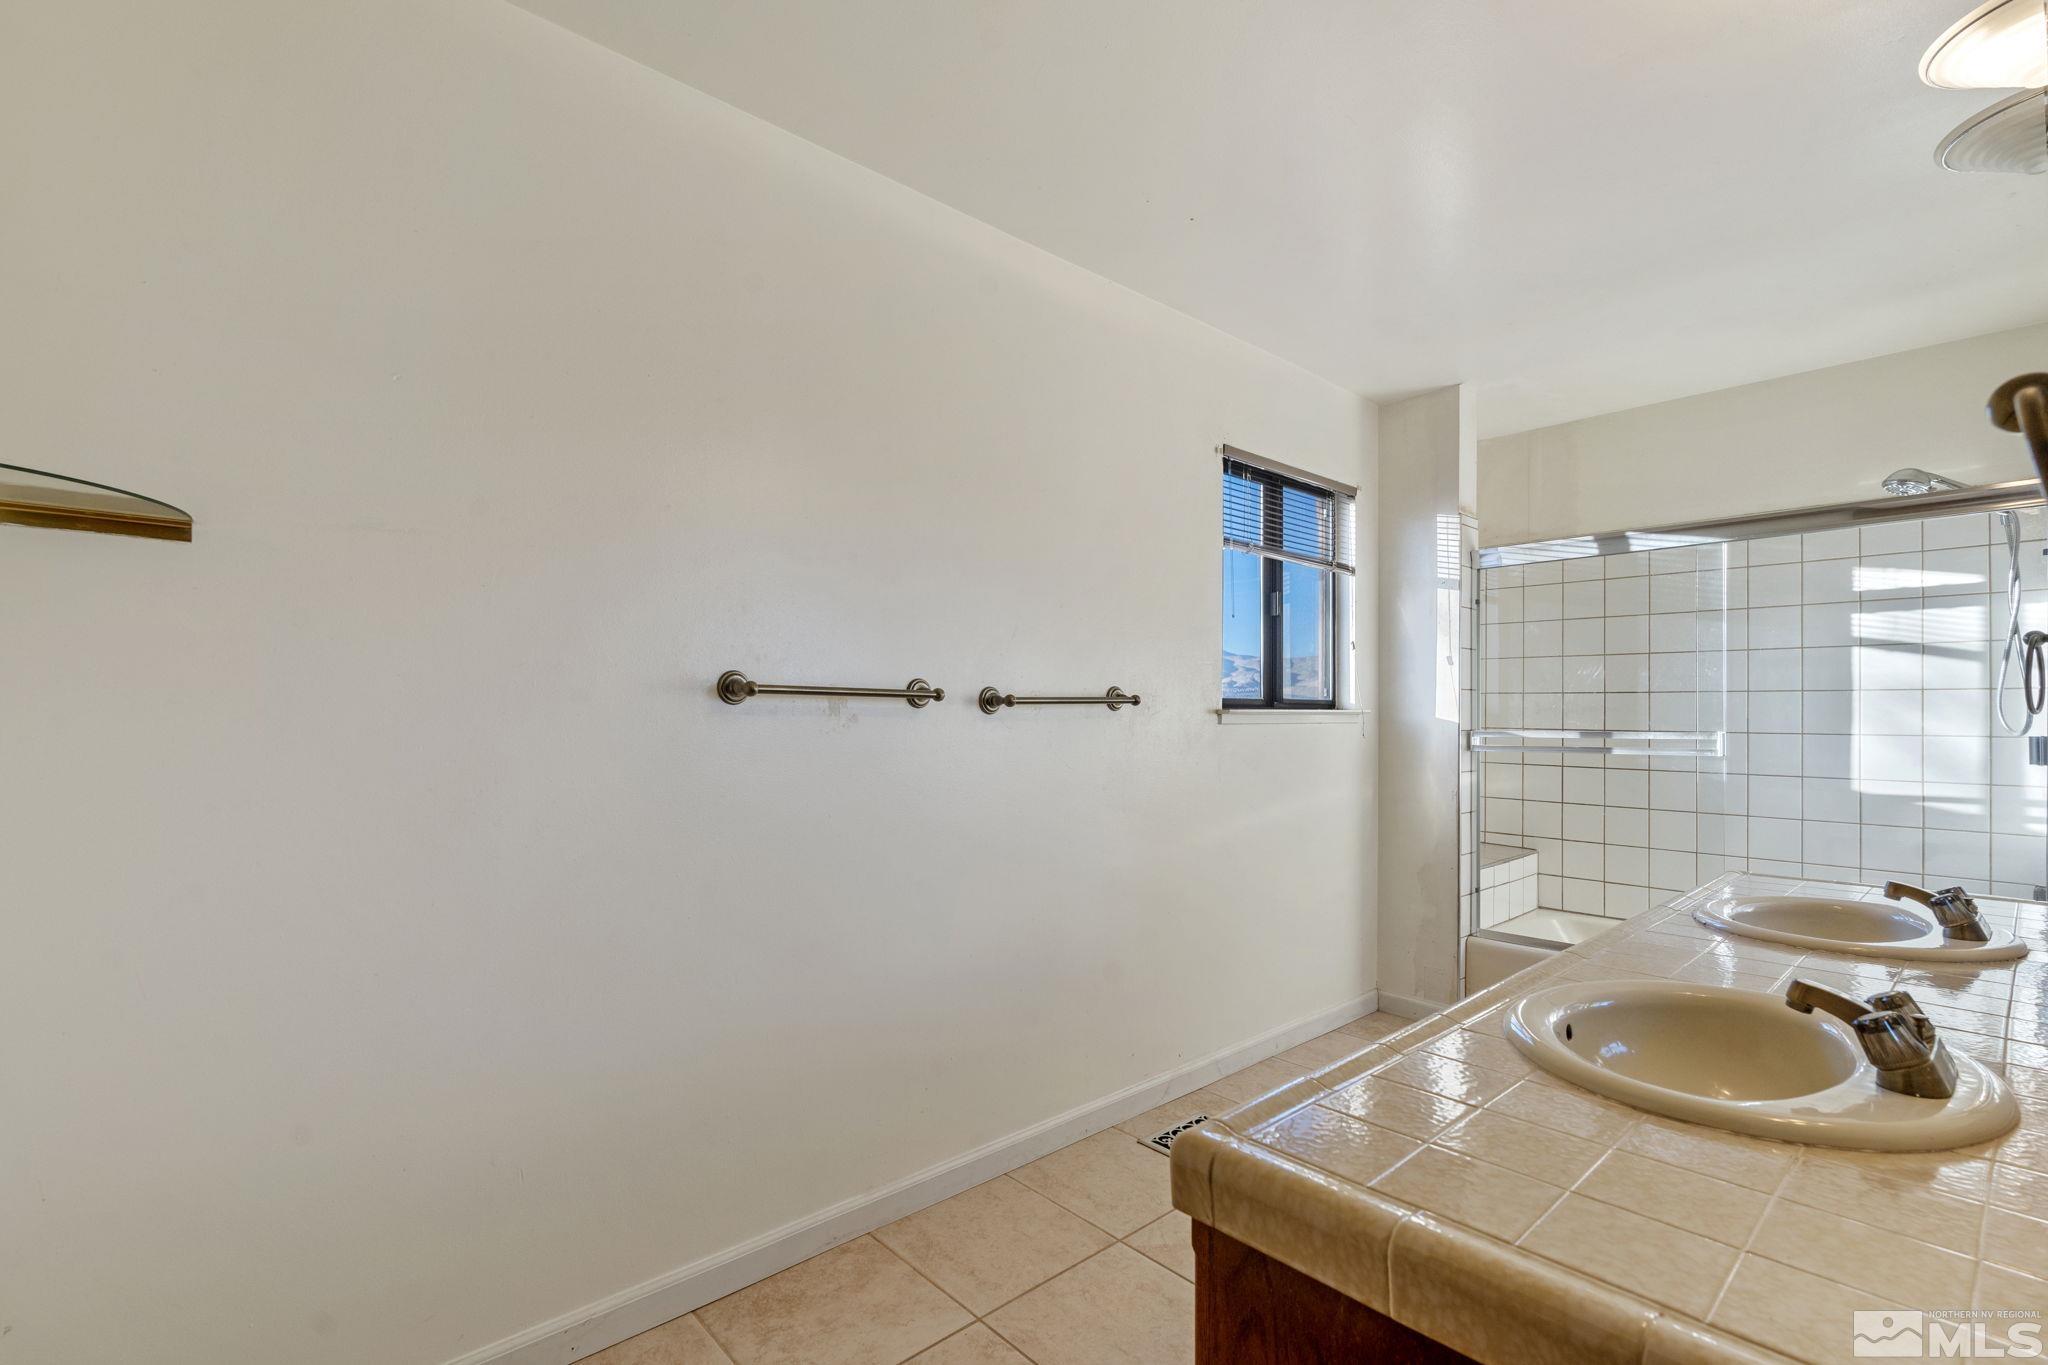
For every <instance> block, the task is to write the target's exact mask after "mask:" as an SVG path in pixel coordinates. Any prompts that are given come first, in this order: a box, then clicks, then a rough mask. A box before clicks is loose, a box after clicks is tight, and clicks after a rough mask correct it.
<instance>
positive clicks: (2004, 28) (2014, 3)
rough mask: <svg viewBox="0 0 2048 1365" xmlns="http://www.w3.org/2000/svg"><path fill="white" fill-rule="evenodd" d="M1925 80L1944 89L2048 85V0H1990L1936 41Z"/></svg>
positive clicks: (1924, 62) (1925, 64)
mask: <svg viewBox="0 0 2048 1365" xmlns="http://www.w3.org/2000/svg"><path fill="white" fill-rule="evenodd" d="M1920 79H1921V80H1923V81H1925V82H1927V84H1929V85H1932V86H1935V87H1937V88H1939V89H1943V90H2012V89H2016V88H2019V87H2021V86H2040V85H2048V0H1986V3H1984V4H1981V5H1979V6H1977V8H1975V9H1973V10H1971V11H1970V12H1969V13H1968V14H1966V15H1964V16H1963V17H1962V18H1961V19H1959V20H1957V21H1956V23H1955V24H1954V25H1952V26H1951V27H1950V28H1949V31H1948V32H1946V33H1944V34H1942V35H1941V36H1940V37H1939V38H1937V39H1935V40H1934V46H1932V47H1930V48H1928V49H1927V53H1926V55H1925V56H1923V57H1921V59H1920Z"/></svg>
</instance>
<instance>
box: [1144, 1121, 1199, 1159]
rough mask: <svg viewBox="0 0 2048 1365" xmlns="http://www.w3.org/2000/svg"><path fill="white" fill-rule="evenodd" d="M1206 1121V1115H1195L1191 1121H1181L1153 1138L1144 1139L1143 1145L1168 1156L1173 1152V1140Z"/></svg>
mask: <svg viewBox="0 0 2048 1365" xmlns="http://www.w3.org/2000/svg"><path fill="white" fill-rule="evenodd" d="M1208 1121H1209V1116H1208V1115H1207V1114H1197V1115H1195V1116H1194V1117H1193V1118H1191V1119H1182V1120H1181V1121H1180V1122H1179V1123H1176V1124H1174V1125H1173V1127H1171V1128H1169V1129H1167V1130H1166V1131H1165V1132H1163V1133H1155V1134H1154V1135H1153V1136H1151V1137H1148V1138H1146V1139H1145V1145H1146V1146H1147V1147H1150V1148H1152V1149H1153V1150H1155V1151H1160V1152H1166V1153H1168V1154H1171V1153H1172V1151H1173V1140H1174V1139H1175V1138H1177V1137H1179V1136H1180V1135H1181V1134H1182V1133H1185V1132H1186V1131H1187V1130H1188V1129H1190V1128H1194V1127H1197V1126H1198V1125H1200V1124H1204V1123H1207V1122H1208Z"/></svg>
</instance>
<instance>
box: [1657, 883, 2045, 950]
mask: <svg viewBox="0 0 2048 1365" xmlns="http://www.w3.org/2000/svg"><path fill="white" fill-rule="evenodd" d="M1692 917H1693V918H1694V919H1696V920H1698V921H1699V922H1700V923H1701V924H1704V925H1706V926H1707V927H1709V928H1711V929H1719V930H1722V931H1723V932H1725V933H1730V934H1740V935H1742V936H1743V937H1744V938H1755V939H1763V940H1765V941H1767V942H1770V943H1785V944H1790V945H1793V946H1795V947H1800V948H1821V949H1826V950H1828V951H1831V952H1837V953H1855V954H1858V955H1861V956H1868V957H1889V958H1899V959H1904V960H1908V961H1914V962H2008V961H2011V960H2012V959H2014V958H2020V957H2025V956H2026V955H2027V945H2026V944H2024V943H2021V942H2020V941H2019V940H2018V939H2016V938H2014V937H2013V935H2012V932H2011V931H2010V930H2008V929H2000V928H1997V927H1995V926H1994V927H1992V928H1991V941H1990V942H1989V943H1968V942H1951V941H1949V940H1948V939H1946V938H1945V937H1944V936H1943V934H1942V931H1941V928H1940V926H1939V925H1937V924H1935V922H1934V921H1933V919H1931V918H1929V917H1928V916H1927V915H1925V914H1922V913H1921V912H1920V911H1918V910H1917V909H1913V908H1911V907H1909V906H1905V905H1897V904H1894V903H1892V902H1891V901H1859V900H1846V899H1836V898H1833V897H1827V896H1752V895H1742V894H1739V893H1737V892H1735V891H1733V890H1723V891H1722V892H1720V893H1719V894H1718V895H1715V896H1714V897H1712V898H1711V899H1709V900H1707V901H1705V902H1703V903H1701V904H1699V905H1697V906H1694V907H1693V912H1692Z"/></svg>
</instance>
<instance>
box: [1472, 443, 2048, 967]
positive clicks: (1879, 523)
mask: <svg viewBox="0 0 2048 1365" xmlns="http://www.w3.org/2000/svg"><path fill="white" fill-rule="evenodd" d="M2040 502H2041V495H2040V489H2039V486H2038V485H2036V484H2034V483H2033V482H2032V481H2031V480H2029V481H2025V482H2023V483H2015V484H2009V485H1999V486H1997V487H1995V488H1990V489H1959V490H1955V491H1936V492H1931V493H1927V494H1926V495H1924V496H1919V497H1914V498H1910V499H1909V498H1885V499H1873V500H1871V501H1868V502H1859V503H1851V504H1844V505H1842V506H1840V507H1833V508H1810V509H1799V510H1796V511H1790V512H1783V513H1776V514H1772V515H1768V516H1763V517H1758V518H1754V519H1750V520H1747V521H1743V522H1730V523H1721V524H1717V525H1711V526H1697V527H1681V528H1672V529H1666V530H1660V531H1654V532H1631V533H1620V534H1616V535H1603V536H1588V537H1576V538H1568V539H1563V540H1555V541H1548V542H1542V543H1538V544H1531V545H1519V546H1502V547H1495V548H1492V549H1488V550H1484V551H1481V552H1480V558H1479V569H1478V591H1477V593H1476V599H1477V600H1476V607H1477V610H1478V612H1479V621H1480V629H1479V632H1478V636H1479V640H1478V650H1477V659H1476V674H1477V676H1476V679H1475V689H1476V696H1477V714H1476V716H1475V717H1474V723H1473V728H1472V731H1471V736H1470V740H1469V744H1470V748H1471V751H1472V753H1473V754H1474V756H1475V759H1476V763H1477V767H1478V773H1477V792H1476V800H1475V801H1474V806H1475V810H1474V811H1473V815H1472V819H1471V822H1470V825H1469V826H1468V829H1467V840H1468V847H1469V848H1472V849H1474V850H1475V851H1476V853H1477V856H1476V857H1474V858H1472V859H1470V860H1469V861H1468V864H1467V865H1468V867H1469V873H1468V875H1469V876H1470V877H1471V878H1472V881H1471V882H1469V883H1468V884H1467V889H1468V890H1469V891H1470V892H1471V894H1470V895H1469V897H1468V898H1467V900H1466V902H1465V903H1466V904H1467V906H1468V912H1467V913H1468V923H1467V924H1466V926H1465V928H1466V932H1468V933H1469V932H1473V931H1491V930H1496V929H1498V928H1499V926H1501V925H1502V924H1504V923H1508V924H1511V925H1512V922H1513V921H1515V920H1516V919H1517V917H1518V916H1522V915H1525V914H1528V913H1529V912H1530V911H1532V910H1536V909H1539V908H1541V909H1549V910H1556V911H1567V912H1576V913H1579V914H1584V915H1588V916H1597V917H1601V918H1608V917H1626V916H1629V915H1633V914H1637V913H1639V912H1641V911H1643V910H1645V909H1648V908H1650V907H1651V906H1654V905H1658V904H1661V903H1663V902H1664V901H1665V900H1668V899H1669V898H1670V897H1672V896H1674V895H1676V894H1678V893H1680V892H1684V891H1688V890H1691V889H1692V888H1693V887H1695V886H1698V885H1700V884H1702V883H1704V882H1707V881H1710V880H1712V879H1713V878H1714V877H1716V876H1719V875H1720V874H1721V873H1723V872H1728V871H1736V870H1742V871H1752V872H1760V873H1770V874H1776V875H1779V876H1783V877H1788V878H1794V879H1820V880H1830V881H1848V882H1859V883H1871V882H1881V881H1884V880H1887V879H1896V880H1902V881H1908V882H1917V883H1922V884H1932V885H1937V886H1942V885H1949V884H1952V883H1960V884H1963V885H1966V886H1969V887H1971V888H1972V889H1973V890H1978V891H1981V892H1988V893H1990V894H1995V895H2001V896H2016V897H2023V898H2028V899H2042V898H2048V891H2044V889H2043V887H2042V883H2043V882H2044V881H2048V823H2044V818H2043V803H2044V792H2048V783H2044V774H2048V768H2044V767H2042V766H2037V765H2035V764H2034V763H2032V762H2030V761H2029V759H2030V751H2029V745H2028V743H2027V740H2026V739H2025V738H2024V737H2023V736H2020V735H2014V734H2011V733H2008V732H2007V730H2006V729H2005V728H2004V727H2003V726H2002V725H2001V723H2000V719H1999V708H2000V700H2001V694H2000V691H1999V689H1998V687H1997V683H1998V681H1999V672H2000V662H2001V659H2002V658H2003V657H2004V655H2005V644H2006V640H2007V636H2008V621H2009V620H2011V619H2013V618H2012V614H2011V611H2010V604H2011V599H2010V598H2009V595H2008V563H2009V560H2010V558H2011V556H2009V553H2008V549H2007V541H2006V535H2005V530H2004V525H2003V523H2002V521H2001V509H2016V510H2011V511H2010V512H2009V514H2010V515H2016V516H2017V518H2018V520H2017V523H2016V527H2017V543H2018V554H2017V562H2018V565H2019V586H2020V589H2021V592H2022V593H2023V594H2024V605H2023V607H2022V609H2021V610H2020V611H2019V613H2018V617H2017V627H2018V630H2019V631H2020V632H2026V631H2033V630H2042V629H2048V593H2044V592H2043V591H2042V590H2043V589H2044V587H2048V580H2044V575H2043V559H2042V551H2043V548H2044V546H2043V538H2042V537H2043V524H2042V513H2041V509H2040ZM2022 691H2023V689H2022V682H2021V669H2020V665H2019V662H2018V659H2017V657H2015V658H2014V660H2013V662H2012V663H2011V665H2010V669H2009V673H2008V676H2007V677H2006V678H2005V686H2004V692H2003V701H2004V706H2005V715H2006V716H2007V718H2008V719H2009V720H2010V721H2011V722H2012V723H2013V725H2014V726H2015V727H2017V726H2018V725H2020V724H2021V723H2022V722H2029V721H2031V725H2032V731H2033V733H2034V734H2036V735H2039V734H2041V733H2042V727H2041V724H2040V722H2039V721H2038V720H2033V719H2032V718H2030V717H2028V716H2027V715H2026V713H2025V708H2024V705H2023V701H2022ZM2042 747H2044V748H2048V745H2044V746H2042ZM2041 756H2042V757H2044V758H2048V754H2043V755H2041ZM1554 918H1555V917H1553V919H1554Z"/></svg>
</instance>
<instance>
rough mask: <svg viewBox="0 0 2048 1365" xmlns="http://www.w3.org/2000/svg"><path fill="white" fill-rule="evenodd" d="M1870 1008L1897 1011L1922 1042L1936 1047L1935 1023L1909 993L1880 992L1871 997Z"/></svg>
mask: <svg viewBox="0 0 2048 1365" xmlns="http://www.w3.org/2000/svg"><path fill="white" fill-rule="evenodd" d="M1870 1008H1871V1009H1873V1010H1876V1011H1884V1010H1895V1011H1897V1012H1898V1013H1899V1014H1901V1015H1904V1016H1905V1018H1906V1020H1907V1022H1908V1023H1910V1024H1912V1026H1913V1032H1914V1033H1916V1034H1918V1035H1919V1036H1920V1041H1921V1042H1923V1043H1926V1044H1927V1045H1928V1046H1929V1047H1932V1046H1933V1045H1934V1040H1935V1038H1936V1037H1937V1036H1938V1035H1937V1034H1936V1033H1935V1029H1934V1021H1933V1020H1932V1019H1929V1018H1928V1017H1927V1011H1926V1010H1924V1009H1921V1008H1920V1002H1919V1001H1917V1000H1915V999H1914V998H1913V997H1912V996H1911V995H1910V994H1908V993H1907V992H1905V991H1879V992H1878V993H1877V994H1876V995H1873V996H1871V997H1870Z"/></svg>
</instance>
